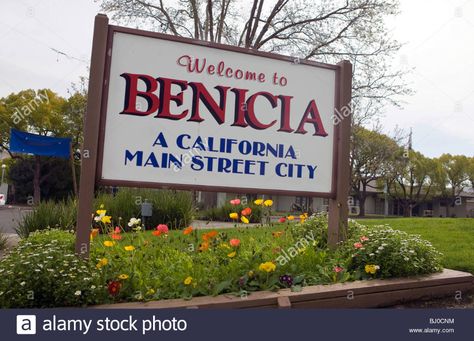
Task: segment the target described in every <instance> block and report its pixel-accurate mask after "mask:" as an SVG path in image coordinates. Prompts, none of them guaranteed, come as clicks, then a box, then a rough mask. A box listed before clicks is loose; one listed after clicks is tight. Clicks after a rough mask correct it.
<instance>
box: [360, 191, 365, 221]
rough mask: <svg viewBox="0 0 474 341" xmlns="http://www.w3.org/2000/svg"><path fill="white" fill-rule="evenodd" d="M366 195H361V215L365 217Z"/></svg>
mask: <svg viewBox="0 0 474 341" xmlns="http://www.w3.org/2000/svg"><path fill="white" fill-rule="evenodd" d="M365 199H366V198H365V195H361V196H360V197H359V217H365Z"/></svg>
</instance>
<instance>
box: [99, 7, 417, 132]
mask: <svg viewBox="0 0 474 341" xmlns="http://www.w3.org/2000/svg"><path fill="white" fill-rule="evenodd" d="M101 8H102V10H104V11H105V12H107V13H110V14H111V15H112V19H113V20H115V21H117V22H119V23H121V24H124V25H132V26H137V27H138V26H140V27H143V28H148V29H151V30H155V31H158V32H162V33H167V34H172V35H176V36H182V37H188V38H194V39H200V40H207V41H211V42H215V43H225V44H229V45H236V46H240V47H244V48H249V49H254V50H263V51H268V52H276V53H283V54H287V55H291V56H294V57H295V59H296V58H300V59H310V60H317V61H321V62H329V63H335V62H338V61H340V60H342V59H348V60H350V61H351V62H352V64H353V66H354V68H353V73H354V80H353V102H352V109H353V112H354V113H355V114H356V115H354V117H355V118H356V119H355V123H356V124H363V123H365V122H367V121H368V120H370V119H372V118H374V117H375V116H377V115H379V114H380V112H381V109H382V107H383V106H384V105H386V104H387V103H390V104H394V105H398V104H399V100H400V96H403V95H406V94H409V93H410V92H411V91H410V89H409V88H408V87H407V85H406V84H405V83H404V82H403V76H404V74H405V73H406V72H405V70H395V69H394V68H393V67H392V66H391V61H392V59H393V58H394V56H395V55H396V53H397V52H398V50H399V49H400V44H399V43H398V42H397V41H395V40H394V39H392V38H390V35H389V33H388V30H387V28H386V27H385V24H384V19H385V18H386V17H387V16H393V15H396V14H397V13H398V1H397V0H352V1H348V0H334V1H327V0H306V1H304V0H274V1H272V2H268V1H267V2H265V1H264V0H252V1H250V3H249V5H247V3H246V2H242V1H238V0H180V1H176V2H174V1H173V2H172V3H171V2H169V3H166V1H164V0H102V2H101Z"/></svg>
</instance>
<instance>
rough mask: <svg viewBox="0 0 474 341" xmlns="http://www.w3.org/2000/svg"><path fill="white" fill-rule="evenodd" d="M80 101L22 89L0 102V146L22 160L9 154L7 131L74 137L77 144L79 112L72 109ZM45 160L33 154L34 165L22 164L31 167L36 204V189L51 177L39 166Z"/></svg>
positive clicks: (37, 193) (80, 113)
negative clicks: (14, 130)
mask: <svg viewBox="0 0 474 341" xmlns="http://www.w3.org/2000/svg"><path fill="white" fill-rule="evenodd" d="M84 101H85V97H81V96H80V95H74V96H71V98H70V99H69V100H66V99H64V98H63V97H61V96H59V95H57V94H56V93H54V92H53V91H51V90H49V89H41V90H36V91H35V90H31V89H29V90H24V91H20V92H18V93H12V94H10V95H9V96H7V97H5V98H2V99H0V136H1V140H0V143H1V147H2V148H3V149H5V150H6V151H8V152H9V153H10V155H11V157H12V158H16V159H20V160H23V159H24V157H23V156H21V155H18V154H12V153H11V152H10V149H9V143H10V141H9V139H10V128H16V129H18V130H22V131H27V132H30V133H34V134H39V135H42V136H57V137H68V136H72V135H73V134H74V135H73V137H74V138H73V141H74V143H76V144H77V143H80V141H81V140H82V137H81V136H82V132H81V130H82V117H83V111H81V110H73V108H75V107H80V106H81V105H83V102H84ZM46 160H47V159H46V158H44V157H41V156H39V155H35V156H34V162H29V161H28V162H27V161H25V162H26V164H27V165H30V167H32V172H33V180H32V181H33V198H34V199H33V201H34V203H39V201H40V198H41V190H40V187H41V185H42V184H43V183H45V182H46V181H47V179H48V177H50V176H51V172H50V171H49V168H48V167H42V166H43V163H44V162H46V163H47V161H46Z"/></svg>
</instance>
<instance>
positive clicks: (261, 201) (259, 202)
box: [253, 199, 263, 206]
mask: <svg viewBox="0 0 474 341" xmlns="http://www.w3.org/2000/svg"><path fill="white" fill-rule="evenodd" d="M253 203H254V204H255V205H257V206H260V205H261V204H263V199H257V200H255V201H254V202H253Z"/></svg>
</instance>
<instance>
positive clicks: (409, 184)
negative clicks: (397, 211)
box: [386, 149, 436, 217]
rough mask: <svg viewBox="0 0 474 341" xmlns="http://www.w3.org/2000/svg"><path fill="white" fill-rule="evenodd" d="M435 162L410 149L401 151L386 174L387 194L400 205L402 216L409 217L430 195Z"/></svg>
mask: <svg viewBox="0 0 474 341" xmlns="http://www.w3.org/2000/svg"><path fill="white" fill-rule="evenodd" d="M435 171H436V161H434V160H432V159H429V158H427V157H425V156H423V155H422V154H421V153H419V152H416V151H413V150H411V149H408V150H403V149H401V150H400V151H399V152H398V153H397V154H396V155H395V157H394V158H393V162H392V164H391V167H390V171H389V172H387V174H386V183H387V192H388V193H389V195H390V196H391V197H393V198H395V199H396V200H398V202H399V203H400V205H401V207H402V208H403V216H405V217H411V216H412V212H413V208H415V207H416V206H417V205H419V204H420V203H421V202H424V201H426V200H427V199H428V198H429V197H430V196H431V195H432V194H433V191H432V186H433V179H434V178H435Z"/></svg>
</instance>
